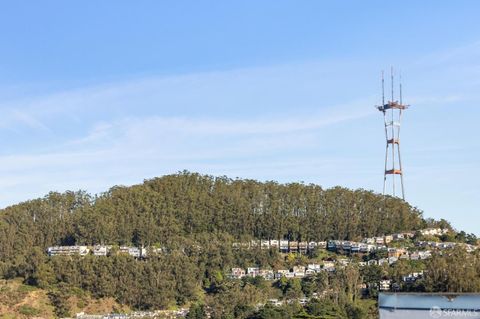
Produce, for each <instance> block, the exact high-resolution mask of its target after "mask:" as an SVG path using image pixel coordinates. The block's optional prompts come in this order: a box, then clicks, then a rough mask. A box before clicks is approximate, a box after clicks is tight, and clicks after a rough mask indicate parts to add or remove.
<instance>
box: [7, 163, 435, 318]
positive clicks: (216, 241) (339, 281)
mask: <svg viewBox="0 0 480 319" xmlns="http://www.w3.org/2000/svg"><path fill="white" fill-rule="evenodd" d="M426 224H427V222H426V221H425V220H423V219H422V216H421V213H420V212H419V211H418V210H417V209H416V208H414V207H411V206H410V205H409V204H408V203H406V202H404V201H402V200H399V199H396V198H390V197H387V198H384V197H383V196H381V195H378V194H375V193H373V192H370V191H366V190H355V191H353V190H348V189H345V188H341V187H336V188H332V189H327V190H325V189H322V188H321V187H320V186H318V185H305V184H299V183H292V184H279V183H276V182H264V183H262V182H258V181H255V180H242V179H235V180H233V179H229V178H226V177H218V178H214V177H211V176H204V175H199V174H194V173H188V172H182V173H178V174H175V175H169V176H164V177H161V178H155V179H152V180H147V181H145V182H144V183H143V184H141V185H135V186H132V187H113V188H112V189H110V190H109V191H108V192H106V193H104V194H101V195H98V196H91V195H89V194H86V193H85V192H66V193H63V194H59V193H50V194H48V195H47V196H46V197H44V198H42V199H36V200H31V201H28V202H24V203H21V204H18V205H15V206H11V207H8V208H5V209H3V210H1V211H0V239H1V240H0V274H1V275H2V276H3V277H4V278H11V277H16V276H21V277H23V278H25V280H26V282H28V283H30V284H33V285H37V286H40V287H47V288H48V287H50V288H51V289H52V293H51V297H52V300H54V301H55V303H57V304H59V305H60V306H59V309H60V310H59V311H60V312H61V311H62V309H63V308H62V306H61V305H62V304H63V303H62V302H63V301H62V298H61V297H62V296H63V295H64V293H63V291H64V290H59V288H58V287H63V286H62V285H67V286H69V287H77V288H82V289H84V290H86V291H90V292H91V293H92V294H93V295H94V296H96V297H114V298H116V299H117V300H118V301H119V302H121V303H124V304H128V305H131V306H133V307H134V308H138V309H152V308H166V307H170V306H172V305H182V304H185V303H187V302H190V301H194V302H198V304H197V305H198V306H196V307H197V308H195V309H196V310H195V314H196V316H197V317H198V316H200V315H201V314H202V313H203V312H204V310H205V309H204V308H202V307H203V306H202V305H203V303H202V302H204V301H206V302H208V304H209V309H210V311H211V312H212V313H213V315H214V316H217V317H225V316H226V315H225V312H226V311H227V312H229V314H232V313H233V314H235V316H237V314H238V316H237V317H242V316H243V317H245V316H247V315H252V316H258V317H265V316H267V315H268V316H269V315H273V316H278V317H285V316H286V314H285V313H282V312H281V311H280V312H279V311H277V310H275V311H274V310H271V309H266V310H265V311H264V312H261V313H255V312H254V310H253V308H251V307H252V305H254V304H256V303H258V302H265V296H267V295H268V293H265V289H267V290H268V289H272V287H267V286H265V285H264V284H262V283H261V282H260V281H254V282H243V283H232V282H227V281H225V278H224V274H225V273H226V271H227V270H228V269H229V267H235V266H238V267H247V266H251V265H258V266H260V267H271V268H275V267H277V266H278V265H280V264H281V263H283V262H284V261H283V260H282V259H281V257H280V256H279V254H278V252H275V251H263V250H260V249H258V250H234V249H232V243H233V242H234V241H238V240H249V239H253V238H257V239H289V240H305V241H311V240H314V241H321V240H327V239H351V240H356V239H360V238H362V237H365V236H374V235H383V234H387V233H393V232H397V231H407V230H408V231H410V230H417V229H420V228H422V227H424V226H425V225H426ZM73 244H77V245H95V244H109V245H131V244H133V245H136V246H147V247H148V246H150V247H154V246H161V247H164V248H166V253H165V254H160V255H159V256H156V257H153V258H149V260H148V261H138V260H135V259H134V258H132V257H130V256H123V255H114V256H110V257H95V256H85V257H83V258H78V257H75V256H65V257H55V258H49V257H47V256H46V254H45V249H46V248H47V247H48V246H53V245H73ZM287 259H288V258H287ZM290 262H292V263H293V262H294V261H289V260H287V261H286V263H287V264H288V263H290ZM292 265H293V264H292ZM359 283H360V274H359V272H358V270H357V269H356V268H346V269H344V270H341V271H339V272H338V273H337V274H336V275H335V277H329V278H327V277H322V276H320V277H318V278H315V279H311V280H310V281H309V280H305V281H303V282H299V281H289V282H286V283H284V284H285V286H284V287H279V288H278V289H280V290H278V291H281V293H282V294H284V295H285V297H288V298H290V297H291V298H294V297H298V296H300V295H306V296H309V295H311V294H312V293H313V292H316V291H320V292H321V291H324V290H326V287H327V286H329V287H330V289H335V290H336V291H337V294H336V297H335V298H336V300H334V303H335V304H337V305H338V304H342V305H350V306H351V307H350V306H349V307H350V308H348V309H350V310H348V309H347V308H345V309H344V310H342V311H343V312H344V314H346V313H347V312H348V311H352V312H353V313H356V311H357V310H358V309H357V308H355V307H356V306H355V305H356V303H357V297H358V296H357V294H358V291H357V285H358V284H359ZM52 287H54V288H52ZM55 287H57V288H55ZM332 287H333V288H332ZM275 289H277V288H275ZM204 292H207V293H208V294H211V296H209V297H208V298H206V300H204V299H205V298H204V297H203V293H204ZM340 292H341V293H340ZM232 296H235V298H236V300H237V303H231V302H229V301H228V300H231V298H233V297H232ZM339 298H341V300H340V299H339ZM225 301H227V302H225ZM311 307H312V309H316V308H315V307H317V306H316V305H315V304H312V305H311ZM345 307H346V306H345ZM333 308H335V307H333ZM333 308H332V309H333ZM334 310H335V309H333V310H332V311H334ZM347 310H348V311H347ZM288 311H290V310H288ZM288 311H287V312H288ZM292 311H293V310H292ZM312 311H313V310H312ZM358 311H359V310H358ZM314 312H317V310H315V311H314ZM239 314H242V315H239ZM193 315H194V313H192V316H193Z"/></svg>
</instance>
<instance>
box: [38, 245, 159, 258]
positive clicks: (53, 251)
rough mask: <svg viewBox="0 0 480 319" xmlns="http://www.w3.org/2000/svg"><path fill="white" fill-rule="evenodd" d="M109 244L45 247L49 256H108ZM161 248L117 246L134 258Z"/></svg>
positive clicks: (120, 252) (144, 256) (144, 255)
mask: <svg viewBox="0 0 480 319" xmlns="http://www.w3.org/2000/svg"><path fill="white" fill-rule="evenodd" d="M112 247H113V246H110V245H96V246H93V247H88V246H54V247H48V248H47V254H48V255H49V256H61V255H67V256H72V255H79V256H85V255H88V254H90V253H91V254H93V255H94V256H108V255H109V254H110V252H111V251H112ZM161 251H162V250H161V248H148V249H147V248H144V247H135V246H120V247H118V253H119V254H126V255H130V256H132V257H135V258H146V257H148V254H149V252H153V253H160V252H161Z"/></svg>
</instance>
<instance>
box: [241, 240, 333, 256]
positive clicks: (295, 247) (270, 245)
mask: <svg viewBox="0 0 480 319" xmlns="http://www.w3.org/2000/svg"><path fill="white" fill-rule="evenodd" d="M326 246H327V242H325V241H319V242H316V241H311V242H307V241H289V240H276V239H272V240H252V241H250V242H247V243H233V247H234V248H257V247H258V248H260V249H276V250H278V251H280V252H282V253H288V252H300V253H307V252H308V251H310V250H313V249H315V248H321V249H325V248H326Z"/></svg>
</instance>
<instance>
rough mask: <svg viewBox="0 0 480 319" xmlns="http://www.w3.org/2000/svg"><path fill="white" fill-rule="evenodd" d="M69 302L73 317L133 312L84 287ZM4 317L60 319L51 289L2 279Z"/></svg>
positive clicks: (0, 292) (0, 305)
mask: <svg viewBox="0 0 480 319" xmlns="http://www.w3.org/2000/svg"><path fill="white" fill-rule="evenodd" d="M68 304H69V312H70V315H71V316H75V314H76V313H77V312H85V313H88V314H101V313H109V312H113V311H115V312H120V311H121V312H128V311H129V309H128V308H127V307H124V306H121V305H119V304H118V303H117V302H115V300H113V299H112V298H104V299H93V298H91V297H90V296H89V295H88V294H86V293H85V292H83V291H81V290H77V291H76V293H74V294H72V296H71V297H70V298H69V300H68ZM0 318H1V319H6V318H22V319H23V318H56V316H55V309H54V307H53V305H52V303H51V302H50V299H49V297H48V291H47V290H44V289H38V288H35V287H32V286H27V285H24V284H22V282H21V280H1V281H0Z"/></svg>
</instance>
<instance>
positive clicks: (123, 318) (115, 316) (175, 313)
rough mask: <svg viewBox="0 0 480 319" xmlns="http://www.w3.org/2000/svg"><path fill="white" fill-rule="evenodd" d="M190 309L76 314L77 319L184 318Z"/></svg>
mask: <svg viewBox="0 0 480 319" xmlns="http://www.w3.org/2000/svg"><path fill="white" fill-rule="evenodd" d="M187 313H188V309H185V308H181V309H178V310H156V311H134V312H131V313H128V314H123V313H122V314H121V313H111V314H106V315H89V314H85V313H84V312H79V313H77V314H76V316H75V318H76V319H131V318H184V317H185V316H186V315H187Z"/></svg>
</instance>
